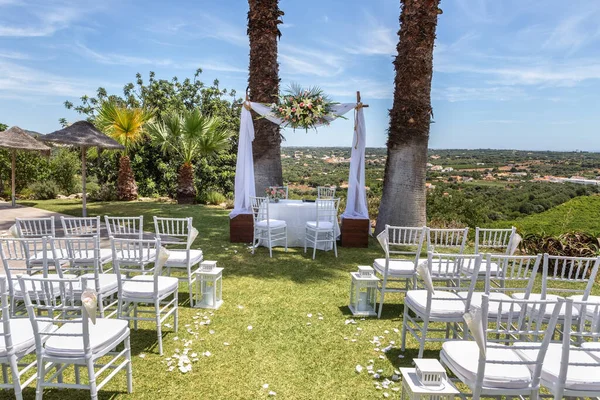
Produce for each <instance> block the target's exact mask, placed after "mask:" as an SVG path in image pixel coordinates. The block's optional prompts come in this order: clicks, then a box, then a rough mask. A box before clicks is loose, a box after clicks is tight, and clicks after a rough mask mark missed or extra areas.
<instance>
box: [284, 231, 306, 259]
mask: <svg viewBox="0 0 600 400" xmlns="http://www.w3.org/2000/svg"><path fill="white" fill-rule="evenodd" d="M285 240H286V241H287V238H286V239H285ZM307 240H308V229H305V230H304V254H306V241H307Z"/></svg>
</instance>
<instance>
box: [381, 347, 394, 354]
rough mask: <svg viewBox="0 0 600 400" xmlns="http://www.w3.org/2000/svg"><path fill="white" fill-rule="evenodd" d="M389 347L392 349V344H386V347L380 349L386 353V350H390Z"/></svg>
mask: <svg viewBox="0 0 600 400" xmlns="http://www.w3.org/2000/svg"><path fill="white" fill-rule="evenodd" d="M391 349H393V346H392V345H389V346H386V347H384V348H383V350H381V351H383V352H384V353H387V352H388V351H390V350H391Z"/></svg>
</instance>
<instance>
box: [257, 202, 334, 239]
mask: <svg viewBox="0 0 600 400" xmlns="http://www.w3.org/2000/svg"><path fill="white" fill-rule="evenodd" d="M269 218H270V219H278V220H281V221H285V222H286V224H287V237H288V247H304V236H305V233H306V222H308V221H315V220H316V219H317V205H316V203H309V202H307V203H303V202H302V200H280V201H279V202H278V203H269ZM339 234H340V227H339V225H338V221H337V219H336V221H335V236H336V238H337V237H338V236H339ZM261 245H262V243H261ZM325 246H326V244H325V243H319V246H318V247H317V248H318V249H321V250H331V249H332V248H333V247H332V245H331V244H329V245H328V246H326V248H324V247H325Z"/></svg>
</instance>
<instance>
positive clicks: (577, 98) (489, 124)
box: [0, 0, 600, 151]
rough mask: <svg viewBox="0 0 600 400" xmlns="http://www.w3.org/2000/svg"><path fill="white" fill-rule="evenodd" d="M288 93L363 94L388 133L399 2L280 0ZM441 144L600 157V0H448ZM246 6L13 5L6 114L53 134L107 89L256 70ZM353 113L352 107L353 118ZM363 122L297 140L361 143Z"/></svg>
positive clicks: (376, 126) (3, 39) (373, 119)
mask: <svg viewBox="0 0 600 400" xmlns="http://www.w3.org/2000/svg"><path fill="white" fill-rule="evenodd" d="M280 8H281V9H282V10H283V11H284V12H285V16H284V17H283V21H284V24H283V25H280V27H281V32H282V37H281V40H280V42H279V63H280V77H281V80H282V88H285V87H286V86H288V85H289V84H290V83H298V84H300V85H302V86H304V87H308V86H315V85H316V86H319V87H321V88H322V89H323V90H324V91H325V93H327V94H328V95H330V96H331V97H332V98H333V99H334V100H336V101H339V102H351V101H355V96H356V91H357V90H359V91H360V92H361V94H362V98H363V102H364V103H366V104H369V105H370V107H369V108H367V109H365V120H366V125H367V135H368V136H367V146H369V147H382V146H385V143H386V140H387V129H388V125H389V119H388V110H389V108H391V106H392V94H393V79H394V71H393V65H392V60H393V58H394V56H395V53H396V44H397V41H398V36H397V31H398V29H399V20H398V17H399V14H400V1H399V0H369V1H364V0H344V1H341V0H326V1H324V0H303V1H298V0H280ZM441 8H442V10H443V14H442V15H440V16H439V19H438V28H437V39H436V47H435V51H434V73H433V84H432V105H433V110H434V115H435V123H434V124H432V126H431V135H430V141H429V143H430V147H431V148H437V149H440V148H499V149H524V150H586V151H600V135H598V133H599V132H598V128H597V125H598V120H599V111H600V107H599V104H600V103H599V102H598V96H599V93H600V24H598V22H597V21H598V20H599V18H600V1H597V0H593V1H590V0H571V1H563V0H560V1H559V0H502V1H499V0H444V1H442V3H441ZM247 11H248V4H247V1H245V0H189V1H183V0H181V1H175V0H174V1H171V2H164V1H160V0H120V1H118V0H103V1H97V0H94V1H87V0H80V1H71V0H44V1H41V0H40V1H33V0H0V122H2V123H5V124H7V125H9V126H12V125H18V126H20V127H22V128H24V129H30V130H35V131H38V132H42V133H48V132H51V131H54V130H56V129H59V128H60V125H59V123H58V120H59V118H61V117H65V118H67V120H68V121H70V122H74V121H76V120H77V119H79V118H80V117H79V116H78V115H77V114H76V113H75V112H73V111H70V110H66V109H65V108H64V105H63V103H64V101H65V100H69V101H73V102H77V99H78V98H80V97H81V96H82V95H94V93H95V90H96V89H97V88H98V87H99V86H102V87H104V88H106V89H107V91H108V92H109V93H114V94H121V93H122V88H123V86H124V85H125V84H126V83H128V82H132V81H134V80H135V74H136V73H137V72H139V73H141V74H142V76H144V77H145V78H146V79H147V76H148V72H149V71H154V72H155V73H156V76H157V77H158V78H164V79H170V78H172V77H174V76H177V77H179V78H180V79H183V78H185V77H192V76H193V74H194V71H195V70H196V68H198V67H200V68H202V69H203V74H202V79H203V80H204V81H205V82H207V83H210V82H212V81H213V80H214V79H219V81H220V85H221V87H225V88H228V89H235V90H237V91H238V93H240V94H241V93H243V91H244V89H245V87H246V85H247V78H248V70H247V68H248V51H249V50H248V39H247V36H246V14H247ZM350 115H351V114H350ZM352 129H353V121H352V117H350V118H349V119H347V120H337V121H335V122H334V123H333V124H332V125H331V126H330V127H327V128H325V127H324V128H319V130H318V132H316V133H315V132H308V133H305V132H304V131H296V132H294V131H291V130H286V131H284V136H285V137H286V141H285V142H284V143H283V145H284V146H350V145H351V143H352Z"/></svg>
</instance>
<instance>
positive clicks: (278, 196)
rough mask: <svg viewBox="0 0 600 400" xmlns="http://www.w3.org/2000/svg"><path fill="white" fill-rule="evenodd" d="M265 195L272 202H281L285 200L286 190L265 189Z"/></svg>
mask: <svg viewBox="0 0 600 400" xmlns="http://www.w3.org/2000/svg"><path fill="white" fill-rule="evenodd" d="M265 194H266V195H267V197H268V198H269V199H271V200H275V201H279V200H282V199H285V190H283V189H278V188H274V187H271V188H267V189H265Z"/></svg>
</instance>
